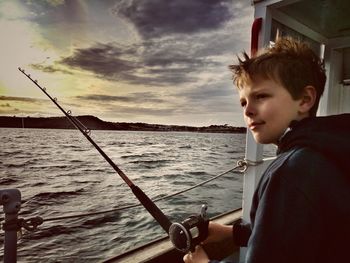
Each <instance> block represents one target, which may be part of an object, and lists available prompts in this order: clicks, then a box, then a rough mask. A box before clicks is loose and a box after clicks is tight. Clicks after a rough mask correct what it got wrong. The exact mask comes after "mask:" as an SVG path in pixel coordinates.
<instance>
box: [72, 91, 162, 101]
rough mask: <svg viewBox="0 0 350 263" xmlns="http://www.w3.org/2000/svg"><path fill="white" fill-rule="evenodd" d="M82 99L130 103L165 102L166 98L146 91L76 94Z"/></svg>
mask: <svg viewBox="0 0 350 263" xmlns="http://www.w3.org/2000/svg"><path fill="white" fill-rule="evenodd" d="M75 98H77V99H80V100H88V101H94V102H116V103H117V102H128V103H149V102H150V103H164V102H165V100H162V99H159V98H158V97H157V96H156V95H152V94H150V93H146V92H138V93H131V94H129V95H128V96H110V95H101V94H90V95H85V96H76V97H75Z"/></svg>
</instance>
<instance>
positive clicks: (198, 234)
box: [18, 67, 209, 253]
mask: <svg viewBox="0 0 350 263" xmlns="http://www.w3.org/2000/svg"><path fill="white" fill-rule="evenodd" d="M18 70H19V71H20V72H22V73H23V74H24V75H25V76H26V77H27V78H28V79H29V80H31V81H32V82H33V83H34V84H35V85H36V86H37V87H38V88H39V89H40V90H41V91H42V92H43V93H44V94H45V95H46V96H47V97H48V98H49V99H50V100H51V101H52V102H53V103H54V104H55V105H56V106H57V107H58V108H59V109H60V110H61V111H62V112H63V114H64V115H65V116H66V117H67V118H68V120H69V121H70V122H71V123H72V124H73V126H74V127H75V128H77V129H78V130H79V131H80V132H81V133H82V134H83V135H84V136H85V138H86V139H87V140H88V141H89V142H90V143H91V144H92V145H93V146H94V147H95V148H96V150H97V151H98V152H99V153H100V154H101V155H102V156H103V158H104V159H105V160H106V161H107V162H108V163H109V164H110V165H111V166H112V167H113V169H114V170H115V171H116V172H117V174H118V175H119V176H120V177H121V178H122V179H123V181H124V182H125V183H126V184H127V185H128V186H129V188H130V189H131V191H132V193H133V194H134V195H135V197H136V198H137V199H138V200H139V201H140V203H141V204H142V205H143V206H144V207H145V209H146V210H147V211H148V212H149V213H150V214H151V215H152V216H153V218H154V219H155V220H156V221H157V222H158V224H159V225H160V226H161V227H162V228H163V229H164V230H165V232H166V233H167V234H168V235H169V238H170V240H171V242H172V243H173V245H174V247H175V248H176V249H178V250H179V251H181V252H184V253H187V252H189V251H193V250H194V248H195V246H196V245H198V244H200V242H201V241H203V240H204V239H205V238H206V237H207V236H208V223H209V219H208V218H207V216H206V210H207V206H205V205H202V208H201V212H200V214H196V215H192V216H190V217H188V218H187V219H185V220H184V221H182V222H181V223H177V222H174V223H172V222H171V221H170V220H169V219H168V217H167V216H166V215H165V214H164V213H163V212H162V211H161V210H160V209H159V208H158V207H157V206H156V204H155V203H154V202H153V201H152V200H151V199H150V198H149V197H148V196H147V195H146V194H145V193H144V192H143V191H142V190H141V188H139V187H138V186H137V185H135V184H134V183H133V182H132V181H131V180H130V179H129V178H128V177H127V176H126V175H125V173H124V172H123V171H122V170H121V169H120V168H119V167H118V166H117V165H116V164H115V163H114V162H113V161H112V160H111V159H110V158H109V156H108V155H107V154H106V153H105V152H104V151H103V150H102V149H101V148H100V147H99V146H98V145H97V144H96V143H95V141H94V140H93V139H92V138H91V137H90V129H88V128H87V127H85V126H84V125H83V124H82V123H81V122H80V121H79V120H78V119H77V118H75V117H74V116H72V112H71V111H70V110H68V111H66V110H64V109H63V108H62V107H61V105H60V104H59V103H58V102H57V98H53V97H51V95H50V94H49V93H48V92H47V91H46V88H45V87H41V86H40V85H39V84H38V81H37V80H34V79H32V77H31V76H30V74H28V73H26V72H25V70H24V69H22V68H20V67H19V68H18Z"/></svg>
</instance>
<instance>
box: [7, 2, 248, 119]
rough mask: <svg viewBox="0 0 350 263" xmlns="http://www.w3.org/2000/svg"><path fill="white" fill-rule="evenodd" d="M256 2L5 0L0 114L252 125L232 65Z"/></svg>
mask: <svg viewBox="0 0 350 263" xmlns="http://www.w3.org/2000/svg"><path fill="white" fill-rule="evenodd" d="M252 22H253V7H252V6H251V1H249V0H222V1H219V0H171V1H167V0H102V1H97V0H85V1H84V0H0V35H1V40H0V59H1V62H0V115H1V116H33V117H39V116H41V117H49V116H62V112H60V111H59V110H58V109H57V108H56V107H55V106H54V104H53V103H52V102H50V101H49V100H48V98H47V97H45V95H44V94H43V93H42V92H41V91H40V90H39V89H38V88H37V87H36V86H35V85H34V84H33V83H31V82H30V81H29V80H28V79H27V78H26V77H25V76H24V75H23V74H22V73H21V72H20V71H19V70H18V69H17V68H18V67H21V68H23V69H25V71H26V73H29V74H30V75H31V76H32V77H33V79H37V80H38V83H39V84H40V85H41V86H43V87H45V88H46V90H47V91H48V92H49V94H50V95H51V96H52V97H56V98H57V99H58V102H59V103H60V104H61V106H62V107H63V108H64V109H65V110H71V111H72V113H73V115H75V116H78V115H94V116H96V117H98V118H100V119H102V120H105V121H112V122H145V123H154V124H169V125H190V126H209V125H223V124H228V125H233V126H244V121H243V117H242V113H241V109H240V105H239V99H238V94H237V91H236V89H235V87H234V86H233V84H232V77H231V73H230V71H229V70H228V65H230V64H232V63H235V62H236V61H237V58H236V54H239V53H241V52H242V51H244V50H247V51H249V47H250V28H251V24H252Z"/></svg>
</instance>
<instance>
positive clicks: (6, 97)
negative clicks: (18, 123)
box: [0, 96, 46, 103]
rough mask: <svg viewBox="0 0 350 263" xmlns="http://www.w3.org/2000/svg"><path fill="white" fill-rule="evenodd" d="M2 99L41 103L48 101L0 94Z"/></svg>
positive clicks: (0, 99)
mask: <svg viewBox="0 0 350 263" xmlns="http://www.w3.org/2000/svg"><path fill="white" fill-rule="evenodd" d="M0 101H16V102H30V103H41V102H42V101H46V100H43V99H35V98H27V97H12V96H0Z"/></svg>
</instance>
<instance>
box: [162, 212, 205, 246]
mask: <svg viewBox="0 0 350 263" xmlns="http://www.w3.org/2000/svg"><path fill="white" fill-rule="evenodd" d="M207 208H208V207H207V206H206V205H202V208H201V213H200V214H197V215H192V216H190V217H188V218H187V219H185V220H184V221H182V222H181V223H172V224H171V225H170V228H169V238H170V241H171V242H172V243H173V245H174V247H175V248H176V249H177V250H179V251H181V252H183V253H188V252H190V251H191V252H193V251H194V249H195V247H196V246H197V245H198V244H200V243H201V242H202V241H203V240H205V239H206V238H207V236H208V224H209V219H208V218H207V215H206V211H207Z"/></svg>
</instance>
